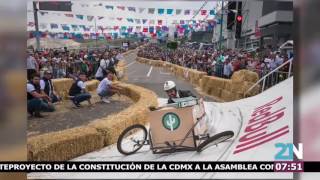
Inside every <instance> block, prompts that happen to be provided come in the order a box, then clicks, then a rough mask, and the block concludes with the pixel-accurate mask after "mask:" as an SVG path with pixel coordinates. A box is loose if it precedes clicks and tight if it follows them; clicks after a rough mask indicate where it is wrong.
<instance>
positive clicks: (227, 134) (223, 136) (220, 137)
mask: <svg viewBox="0 0 320 180" xmlns="http://www.w3.org/2000/svg"><path fill="white" fill-rule="evenodd" d="M233 135H234V133H233V131H224V132H221V133H219V134H216V135H214V136H212V137H209V138H208V139H206V140H205V141H204V142H202V143H201V144H200V145H199V146H198V147H197V151H198V152H201V151H202V149H203V148H204V147H205V146H206V145H208V144H209V143H212V144H219V143H221V142H223V141H225V140H227V139H230V138H232V137H233Z"/></svg>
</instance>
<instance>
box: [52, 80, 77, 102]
mask: <svg viewBox="0 0 320 180" xmlns="http://www.w3.org/2000/svg"><path fill="white" fill-rule="evenodd" d="M73 82H74V81H73V79H69V78H61V79H53V80H52V84H53V86H54V89H55V91H56V92H57V93H58V95H59V96H60V97H62V98H63V99H67V98H68V96H69V89H70V87H71V85H72V83H73Z"/></svg>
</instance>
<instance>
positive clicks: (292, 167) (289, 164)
mask: <svg viewBox="0 0 320 180" xmlns="http://www.w3.org/2000/svg"><path fill="white" fill-rule="evenodd" d="M0 172H320V162H310V161H276V162H270V161H263V162H261V161H259V162H247V161H246V162H242V161H234V162H230V161H228V162H209V161H201V162H170V161H169V162H168V161H166V162H154V161H140V162H137V161H135V162H128V161H122V162H114V161H110V162H101V161H100V162H96V161H95V162H92V161H90V162H88V161H86V162H84V161H68V162H44V161H42V162H27V161H23V162H22V161H19V162H18V161H10V162H8V161H7V162H0Z"/></svg>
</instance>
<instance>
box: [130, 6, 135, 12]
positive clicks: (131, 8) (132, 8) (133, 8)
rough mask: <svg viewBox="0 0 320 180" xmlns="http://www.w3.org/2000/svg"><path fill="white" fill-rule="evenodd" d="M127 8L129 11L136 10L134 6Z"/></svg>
mask: <svg viewBox="0 0 320 180" xmlns="http://www.w3.org/2000/svg"><path fill="white" fill-rule="evenodd" d="M128 10H129V11H133V12H136V8H135V7H128Z"/></svg>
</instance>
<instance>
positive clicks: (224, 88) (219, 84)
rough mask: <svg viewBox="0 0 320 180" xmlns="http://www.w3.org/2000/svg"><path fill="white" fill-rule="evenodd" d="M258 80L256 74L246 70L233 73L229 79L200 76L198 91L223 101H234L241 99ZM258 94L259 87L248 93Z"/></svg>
mask: <svg viewBox="0 0 320 180" xmlns="http://www.w3.org/2000/svg"><path fill="white" fill-rule="evenodd" d="M258 79H259V77H258V74H257V73H255V72H251V71H248V70H240V71H237V72H235V73H234V74H233V75H232V77H231V79H224V78H219V77H212V76H202V78H201V81H200V84H199V85H200V89H201V90H202V91H203V92H205V93H207V94H209V95H211V96H215V97H217V98H219V99H222V100H224V101H234V100H238V99H241V98H243V97H244V96H243V95H244V93H245V92H246V91H247V90H248V89H249V88H250V87H251V86H252V85H254V83H255V82H257V81H258ZM258 93H259V87H256V88H254V89H253V90H252V91H250V94H249V95H255V94H258Z"/></svg>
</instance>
